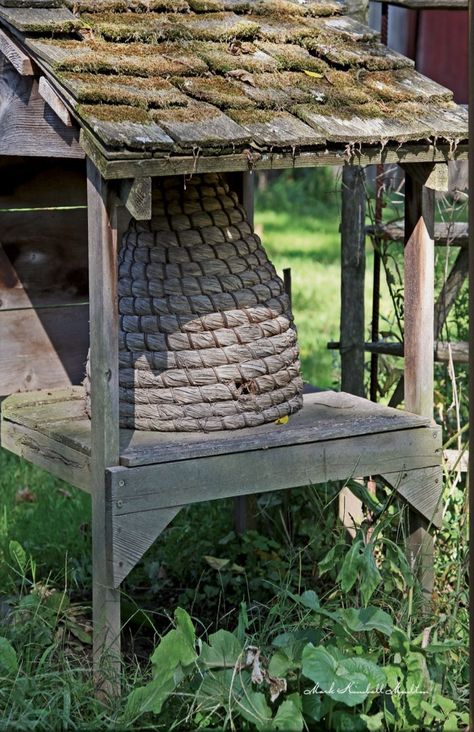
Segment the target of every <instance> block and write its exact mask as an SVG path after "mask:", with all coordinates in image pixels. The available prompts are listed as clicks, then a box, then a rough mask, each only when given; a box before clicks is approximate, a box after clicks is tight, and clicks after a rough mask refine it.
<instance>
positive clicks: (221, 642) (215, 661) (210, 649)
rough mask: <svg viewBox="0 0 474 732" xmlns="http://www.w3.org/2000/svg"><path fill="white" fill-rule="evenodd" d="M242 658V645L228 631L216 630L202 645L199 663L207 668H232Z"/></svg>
mask: <svg viewBox="0 0 474 732" xmlns="http://www.w3.org/2000/svg"><path fill="white" fill-rule="evenodd" d="M241 657H242V643H240V642H239V640H238V639H237V638H236V637H235V635H234V634H233V633H230V632H229V631H228V630H218V631H217V633H213V634H212V635H210V636H209V643H203V644H202V650H201V655H200V657H199V662H200V663H202V664H203V665H204V666H205V667H207V668H233V667H234V666H235V664H236V663H237V662H238V661H239V659H240V658H241Z"/></svg>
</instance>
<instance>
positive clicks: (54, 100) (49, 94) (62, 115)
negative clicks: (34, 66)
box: [38, 76, 73, 127]
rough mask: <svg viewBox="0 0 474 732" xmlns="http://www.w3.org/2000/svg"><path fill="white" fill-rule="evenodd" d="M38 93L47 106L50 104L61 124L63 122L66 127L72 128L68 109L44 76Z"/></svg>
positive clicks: (41, 78) (40, 81)
mask: <svg viewBox="0 0 474 732" xmlns="http://www.w3.org/2000/svg"><path fill="white" fill-rule="evenodd" d="M38 92H39V95H40V97H43V99H44V101H45V102H46V104H48V105H49V106H50V107H51V109H52V110H53V112H54V113H55V114H57V116H58V117H59V119H60V120H61V122H63V123H64V125H65V126H66V127H72V126H73V121H72V117H71V115H70V114H69V110H68V108H67V107H66V105H65V104H64V102H63V101H62V99H61V98H60V97H59V96H58V94H57V93H56V91H55V89H54V88H53V87H52V86H51V84H50V83H49V81H48V80H47V79H45V77H44V76H41V77H40V80H39V85H38Z"/></svg>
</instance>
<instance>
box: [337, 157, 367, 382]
mask: <svg viewBox="0 0 474 732" xmlns="http://www.w3.org/2000/svg"><path fill="white" fill-rule="evenodd" d="M364 182H365V173H364V171H363V169H362V168H360V167H358V166H353V165H345V166H344V167H343V169H342V212H341V337H340V344H341V347H340V350H341V389H342V391H347V392H349V393H350V394H356V395H357V396H364V391H365V390H364V340H365V312H364V311H365V303H364V293H365V187H364Z"/></svg>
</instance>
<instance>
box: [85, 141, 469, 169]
mask: <svg viewBox="0 0 474 732" xmlns="http://www.w3.org/2000/svg"><path fill="white" fill-rule="evenodd" d="M80 139H81V145H82V147H83V149H84V150H85V151H86V152H87V155H88V156H89V157H90V158H91V159H92V160H94V163H95V165H96V166H97V167H98V169H99V170H100V172H101V173H102V175H103V176H104V178H106V179H107V180H117V179H122V178H136V177H140V176H152V177H153V176H161V175H185V174H192V173H196V174H197V173H211V172H216V171H217V172H222V173H226V172H232V171H239V170H240V171H246V170H284V169H286V168H312V167H316V166H319V165H343V164H344V163H346V162H352V163H353V164H355V165H372V164H376V163H383V164H389V163H402V162H410V163H418V162H426V161H429V162H431V161H433V162H442V161H446V160H451V159H453V160H466V159H467V154H468V151H467V145H465V144H460V145H458V146H457V147H456V148H455V149H452V148H450V147H449V146H448V145H444V146H443V145H438V146H436V147H435V146H433V145H430V144H426V145H410V144H408V143H407V144H401V145H398V146H390V145H386V146H385V147H384V148H383V150H382V149H380V148H377V147H371V146H365V145H361V146H360V147H359V146H357V148H354V149H352V150H348V149H347V148H345V147H343V146H339V147H337V146H335V147H332V148H322V149H321V150H315V151H311V152H306V151H304V152H301V151H300V152H295V151H289V152H271V153H266V152H263V153H260V152H257V151H253V150H252V151H247V152H245V153H235V154H225V155H223V154H221V155H205V156H204V155H202V156H196V157H192V156H179V155H176V156H175V155H173V156H172V157H153V158H151V157H150V154H149V153H147V157H141V158H137V157H134V156H130V155H128V156H124V157H123V158H120V157H116V156H115V157H112V155H113V153H112V151H110V150H107V149H106V148H103V147H102V146H101V145H100V143H99V141H98V140H97V138H94V137H92V136H91V135H90V134H89V133H87V132H85V131H84V130H82V131H81V137H80ZM101 147H102V151H101ZM109 156H110V157H109Z"/></svg>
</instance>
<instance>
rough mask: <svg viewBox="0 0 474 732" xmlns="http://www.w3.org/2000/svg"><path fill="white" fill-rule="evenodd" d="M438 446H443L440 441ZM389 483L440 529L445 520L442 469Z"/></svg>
mask: <svg viewBox="0 0 474 732" xmlns="http://www.w3.org/2000/svg"><path fill="white" fill-rule="evenodd" d="M439 436H440V435H439ZM437 445H438V448H439V447H440V445H441V442H440V440H438V442H437ZM384 477H386V476H384ZM387 482H388V483H389V484H390V485H391V486H392V487H394V488H396V489H397V491H398V493H399V494H400V495H401V496H402V497H403V498H405V499H406V500H407V501H408V503H409V504H410V506H412V507H413V508H414V509H415V510H416V511H418V513H420V514H421V515H422V516H423V517H424V518H425V519H426V520H427V521H428V522H429V523H432V524H433V525H434V526H436V527H438V528H439V527H440V526H441V523H442V518H443V517H442V495H443V471H442V469H441V467H430V468H424V469H422V470H414V471H410V472H406V473H402V475H401V476H400V479H399V480H398V481H397V482H394V481H393V477H389V479H388V481H387Z"/></svg>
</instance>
